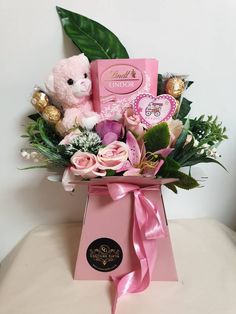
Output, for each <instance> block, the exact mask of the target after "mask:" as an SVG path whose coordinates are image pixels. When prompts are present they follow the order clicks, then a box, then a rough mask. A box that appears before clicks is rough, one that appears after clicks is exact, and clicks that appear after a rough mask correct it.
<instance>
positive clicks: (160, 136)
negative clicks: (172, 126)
mask: <svg viewBox="0 0 236 314" xmlns="http://www.w3.org/2000/svg"><path fill="white" fill-rule="evenodd" d="M144 142H145V146H146V150H147V152H156V151H157V150H159V149H162V148H166V147H167V146H168V145H169V142H170V131H169V127H168V125H167V123H166V122H161V123H159V124H157V125H155V126H153V127H152V128H150V129H148V130H147V132H146V133H145V135H144Z"/></svg>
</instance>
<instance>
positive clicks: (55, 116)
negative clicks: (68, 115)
mask: <svg viewBox="0 0 236 314" xmlns="http://www.w3.org/2000/svg"><path fill="white" fill-rule="evenodd" d="M42 116H43V118H44V120H46V121H47V122H48V123H50V124H56V123H57V122H58V121H59V120H60V119H61V112H60V110H59V109H58V108H57V107H55V106H52V105H49V106H47V107H46V108H45V109H44V111H43V113H42Z"/></svg>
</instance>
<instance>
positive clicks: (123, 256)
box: [74, 177, 177, 281]
mask: <svg viewBox="0 0 236 314" xmlns="http://www.w3.org/2000/svg"><path fill="white" fill-rule="evenodd" d="M169 182H173V179H147V178H141V177H136V178H134V177H106V178H103V179H93V180H91V181H87V182H85V181H84V182H83V181H81V182H80V183H78V184H81V185H88V187H89V190H90V193H89V195H88V202H87V206H86V210H85V215H84V223H83V228H82V234H81V239H80V246H79V252H78V257H77V262H76V267H75V273H74V279H80V280H109V279H110V278H111V276H112V277H121V276H123V275H125V274H127V273H129V272H131V271H132V270H133V269H135V268H137V267H138V264H139V260H138V258H137V256H136V254H135V251H134V245H133V240H132V228H133V211H134V194H133V193H128V194H127V195H125V196H124V197H122V198H120V199H119V200H116V201H113V200H112V198H111V196H110V195H109V193H107V192H105V193H103V192H102V193H93V192H92V191H93V190H94V188H95V187H96V189H97V190H98V191H99V187H101V188H103V187H104V186H106V185H107V184H109V183H125V184H127V183H128V184H132V185H134V184H135V185H136V186H138V187H140V188H141V189H142V188H143V190H142V193H143V195H144V196H145V197H146V198H147V199H148V200H149V201H151V202H152V203H153V204H155V205H156V206H157V208H158V210H159V215H160V219H161V221H162V224H163V229H164V232H165V237H163V238H159V239H157V240H152V241H156V242H155V247H156V252H154V254H157V256H156V259H155V265H153V267H152V268H153V270H152V275H151V279H152V280H163V281H175V280H177V273H176V268H175V262H174V257H173V252H172V246H171V240H170V235H169V229H168V223H167V220H166V215H165V209H164V205H163V199H162V194H161V185H162V184H165V183H169ZM150 186H157V187H159V188H160V189H157V190H152V189H150V190H149V189H147V190H146V188H147V187H150Z"/></svg>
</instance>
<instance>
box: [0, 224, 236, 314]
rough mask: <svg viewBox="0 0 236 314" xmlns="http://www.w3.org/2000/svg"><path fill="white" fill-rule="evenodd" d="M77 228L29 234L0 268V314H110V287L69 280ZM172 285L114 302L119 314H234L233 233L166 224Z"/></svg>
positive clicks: (205, 226) (235, 249) (235, 265)
mask: <svg viewBox="0 0 236 314" xmlns="http://www.w3.org/2000/svg"><path fill="white" fill-rule="evenodd" d="M80 230H81V225H80V224H76V223H75V224H63V225H55V226H41V227H38V228H36V229H34V230H33V231H31V232H30V233H29V234H28V235H27V236H26V237H25V238H24V239H23V240H22V241H21V243H20V244H19V245H18V246H17V247H16V248H15V249H14V250H13V251H12V253H11V254H10V255H9V256H8V257H7V258H6V259H5V260H4V261H3V263H2V266H1V268H0V313H1V314H108V313H110V307H111V298H110V293H111V283H110V282H102V281H73V279H72V274H73V268H74V264H75V259H76V254H77V249H78V242H79V235H80ZM170 232H171V237H172V242H173V248H174V254H175V259H176V264H177V270H178V275H179V281H178V282H153V283H151V285H150V287H149V288H148V289H147V290H146V291H145V292H143V293H139V294H133V295H128V296H125V297H123V298H121V299H120V301H119V303H118V307H117V314H141V313H142V314H144V313H148V314H235V313H236V234H235V233H234V232H233V231H231V230H230V229H228V228H227V227H225V226H224V225H222V224H220V223H218V222H216V221H213V220H207V219H199V220H178V221H173V222H170Z"/></svg>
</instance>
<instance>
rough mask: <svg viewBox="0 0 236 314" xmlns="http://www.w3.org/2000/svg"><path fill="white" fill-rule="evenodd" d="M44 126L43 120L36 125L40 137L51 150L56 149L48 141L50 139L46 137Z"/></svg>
mask: <svg viewBox="0 0 236 314" xmlns="http://www.w3.org/2000/svg"><path fill="white" fill-rule="evenodd" d="M45 125H46V122H45V121H44V120H43V119H40V120H39V124H38V127H39V133H40V136H41V138H42V140H43V141H44V143H45V144H46V145H47V146H48V147H51V148H52V149H56V147H55V145H54V144H53V143H52V142H51V141H50V139H49V138H48V136H47V133H46V130H45Z"/></svg>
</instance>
